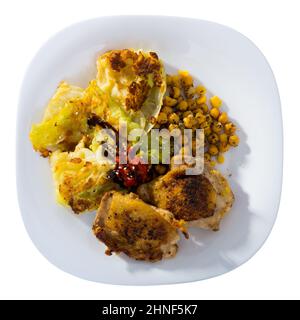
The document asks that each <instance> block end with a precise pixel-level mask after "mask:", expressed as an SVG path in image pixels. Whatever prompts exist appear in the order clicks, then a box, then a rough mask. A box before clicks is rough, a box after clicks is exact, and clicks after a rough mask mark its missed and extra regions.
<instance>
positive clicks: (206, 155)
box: [204, 152, 211, 161]
mask: <svg viewBox="0 0 300 320" xmlns="http://www.w3.org/2000/svg"><path fill="white" fill-rule="evenodd" d="M210 159H211V155H210V154H209V153H208V152H205V153H204V160H206V161H209V160H210Z"/></svg>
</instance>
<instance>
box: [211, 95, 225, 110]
mask: <svg viewBox="0 0 300 320" xmlns="http://www.w3.org/2000/svg"><path fill="white" fill-rule="evenodd" d="M210 104H211V105H212V107H213V108H220V107H221V104H222V100H221V99H220V98H219V97H217V96H213V97H211V98H210Z"/></svg>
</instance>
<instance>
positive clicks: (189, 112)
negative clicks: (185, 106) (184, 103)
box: [182, 110, 193, 118]
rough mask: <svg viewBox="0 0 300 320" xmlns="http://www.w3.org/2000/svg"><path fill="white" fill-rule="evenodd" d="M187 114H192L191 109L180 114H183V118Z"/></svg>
mask: <svg viewBox="0 0 300 320" xmlns="http://www.w3.org/2000/svg"><path fill="white" fill-rule="evenodd" d="M188 115H191V116H192V115H193V112H192V111H189V110H188V111H185V112H184V113H183V115H182V116H183V118H185V117H187V116H188Z"/></svg>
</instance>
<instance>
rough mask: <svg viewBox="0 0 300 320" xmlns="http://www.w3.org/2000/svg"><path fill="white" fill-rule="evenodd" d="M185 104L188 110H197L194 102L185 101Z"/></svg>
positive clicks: (190, 100)
mask: <svg viewBox="0 0 300 320" xmlns="http://www.w3.org/2000/svg"><path fill="white" fill-rule="evenodd" d="M187 104H188V108H189V109H190V110H195V109H196V108H197V105H196V101H195V100H193V99H187Z"/></svg>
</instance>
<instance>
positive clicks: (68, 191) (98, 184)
mask: <svg viewBox="0 0 300 320" xmlns="http://www.w3.org/2000/svg"><path fill="white" fill-rule="evenodd" d="M50 165H51V169H52V174H53V179H54V184H55V192H56V199H57V202H58V203H60V204H62V205H65V206H70V207H71V208H72V210H73V211H74V212H75V213H77V214H78V213H81V212H84V211H92V210H96V209H97V208H98V206H99V203H100V201H101V198H102V196H103V194H104V193H105V192H106V191H109V190H112V189H118V186H117V185H116V184H115V183H113V182H112V181H111V180H109V179H108V178H107V174H108V171H109V170H111V169H112V168H113V166H114V165H113V164H109V163H108V162H106V163H102V162H99V161H97V157H96V154H95V153H94V152H92V151H91V150H90V149H88V148H86V147H85V146H84V139H83V140H82V141H81V142H80V143H79V144H78V145H77V146H76V148H75V151H74V152H61V151H58V150H57V151H55V152H53V153H52V154H51V155H50Z"/></svg>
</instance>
